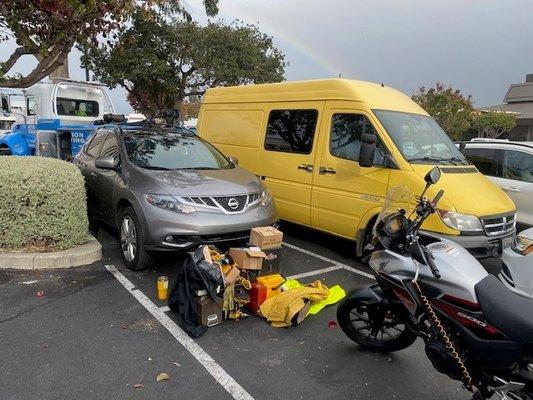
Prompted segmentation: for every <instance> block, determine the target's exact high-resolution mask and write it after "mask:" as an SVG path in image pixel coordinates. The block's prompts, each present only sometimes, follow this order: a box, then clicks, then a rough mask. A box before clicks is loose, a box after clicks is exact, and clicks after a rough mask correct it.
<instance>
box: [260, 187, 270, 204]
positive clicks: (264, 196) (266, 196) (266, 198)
mask: <svg viewBox="0 0 533 400" xmlns="http://www.w3.org/2000/svg"><path fill="white" fill-rule="evenodd" d="M259 200H260V201H261V202H260V204H261V205H262V206H263V207H266V206H268V205H270V203H272V195H271V194H270V192H269V191H268V190H263V192H261V196H260V197H259Z"/></svg>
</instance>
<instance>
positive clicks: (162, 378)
mask: <svg viewBox="0 0 533 400" xmlns="http://www.w3.org/2000/svg"><path fill="white" fill-rule="evenodd" d="M156 379H157V381H158V382H161V381H168V380H169V379H170V377H169V376H168V374H167V373H166V372H161V373H160V374H159V375H157V378H156Z"/></svg>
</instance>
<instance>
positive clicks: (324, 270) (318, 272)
mask: <svg viewBox="0 0 533 400" xmlns="http://www.w3.org/2000/svg"><path fill="white" fill-rule="evenodd" d="M339 269H344V268H343V267H341V266H340V265H334V266H332V267H327V268H322V269H316V270H314V271H308V272H302V273H301V274H296V275H291V276H287V277H286V278H287V279H300V278H307V277H308V276H314V275H321V274H325V273H327V272H331V271H338V270H339Z"/></svg>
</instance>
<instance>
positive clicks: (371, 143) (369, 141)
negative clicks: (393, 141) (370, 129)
mask: <svg viewBox="0 0 533 400" xmlns="http://www.w3.org/2000/svg"><path fill="white" fill-rule="evenodd" d="M377 141H378V138H377V137H376V135H374V134H371V133H363V135H362V136H361V148H360V149H359V165H360V166H361V167H364V168H369V167H371V166H373V165H374V154H375V153H376V143H377Z"/></svg>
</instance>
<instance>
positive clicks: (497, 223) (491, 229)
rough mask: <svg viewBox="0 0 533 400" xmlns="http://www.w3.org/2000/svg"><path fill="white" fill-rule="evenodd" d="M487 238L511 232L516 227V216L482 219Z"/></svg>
mask: <svg viewBox="0 0 533 400" xmlns="http://www.w3.org/2000/svg"><path fill="white" fill-rule="evenodd" d="M481 223H482V224H483V228H484V229H485V233H486V234H487V236H497V235H501V234H503V233H507V232H511V231H512V230H513V229H514V228H515V225H516V214H508V215H502V216H494V217H485V218H481Z"/></svg>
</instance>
